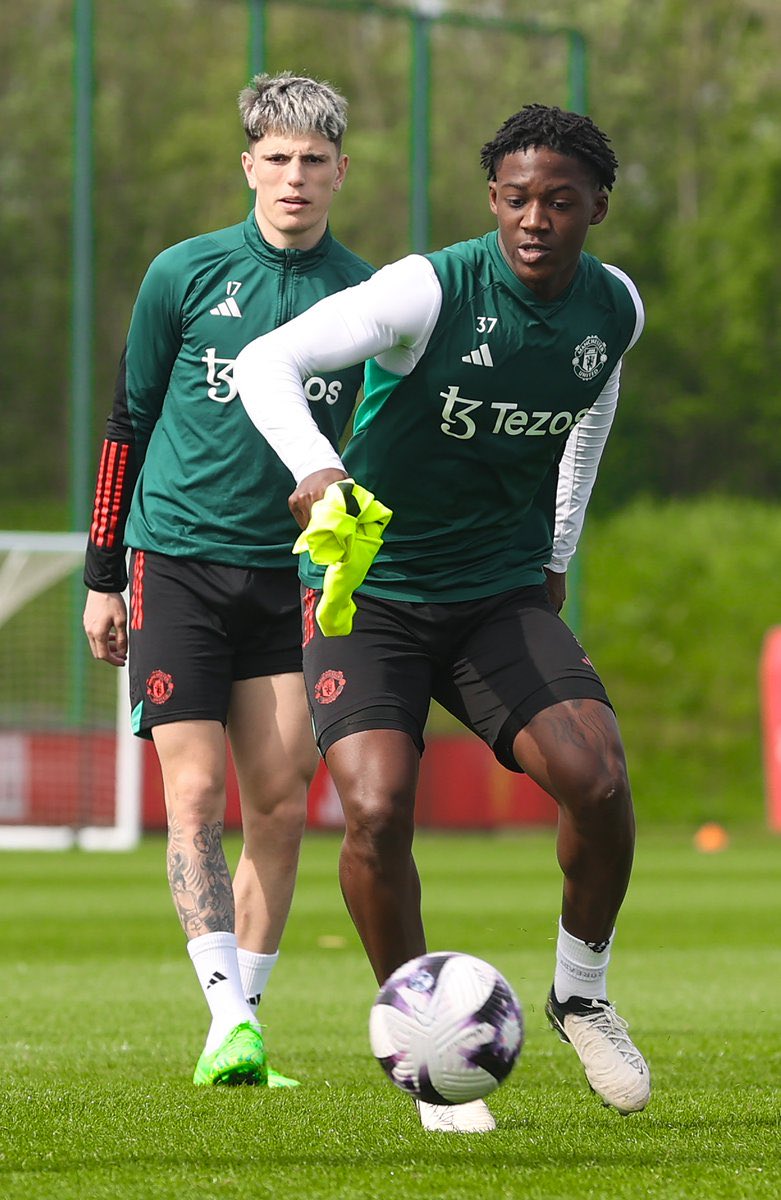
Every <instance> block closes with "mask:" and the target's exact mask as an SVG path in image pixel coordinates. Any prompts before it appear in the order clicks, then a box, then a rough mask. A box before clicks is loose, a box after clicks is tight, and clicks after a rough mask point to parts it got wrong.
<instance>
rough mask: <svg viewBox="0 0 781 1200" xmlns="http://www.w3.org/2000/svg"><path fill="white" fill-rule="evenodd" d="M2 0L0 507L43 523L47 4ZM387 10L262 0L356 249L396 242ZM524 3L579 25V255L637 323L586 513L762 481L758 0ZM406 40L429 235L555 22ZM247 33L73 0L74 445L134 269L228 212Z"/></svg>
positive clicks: (402, 61) (767, 467) (110, 352)
mask: <svg viewBox="0 0 781 1200" xmlns="http://www.w3.org/2000/svg"><path fill="white" fill-rule="evenodd" d="M6 7H7V11H6V12H4V15H3V22H2V24H1V25H0V52H2V61H3V63H4V66H5V69H4V71H3V72H2V75H0V120H2V126H3V139H2V142H0V193H1V195H2V201H1V202H0V255H2V262H3V266H4V270H3V272H2V273H0V306H1V309H2V313H3V320H2V323H1V324H0V362H1V363H2V368H1V369H2V377H1V379H2V385H3V389H2V392H3V405H4V421H3V429H4V437H3V441H2V446H0V503H2V504H3V505H4V506H5V508H6V510H7V507H8V505H9V504H10V503H11V502H12V501H13V502H16V504H17V506H18V505H19V504H22V505H25V504H27V505H28V506H29V512H30V514H31V516H30V520H29V523H30V524H34V523H35V521H36V519H37V518H36V517H35V516H33V515H32V514H33V513H34V512H35V511H37V510H36V509H35V508H34V503H35V502H37V501H39V500H41V499H43V500H49V501H50V502H52V503H55V504H59V505H60V510H59V511H60V520H61V523H63V524H65V523H66V522H67V508H66V506H65V505H64V501H65V500H66V497H67V494H68V479H67V469H68V453H67V439H68V403H69V393H70V344H69V325H70V291H71V279H70V273H71V256H70V224H71V180H72V149H73V147H72V86H71V73H72V15H73V14H72V9H73V3H72V0H36V3H35V4H33V5H10V6H6ZM381 8H385V9H387V10H388V15H384V14H383V12H382V11H379V10H380V9H381ZM399 8H400V4H395V5H394V3H393V2H392V0H387V2H385V3H383V4H382V5H380V4H377V5H375V7H374V9H373V10H372V12H371V13H370V14H368V15H364V16H358V15H357V14H356V13H355V12H345V11H343V10H341V9H339V8H338V7H333V6H328V7H320V8H317V7H313V6H311V5H310V6H308V7H304V6H302V5H299V4H291V3H285V2H284V0H268V3H267V4H266V14H267V15H266V34H267V43H266V44H267V64H266V65H267V68H268V69H269V70H272V71H274V70H279V69H282V68H290V69H293V70H300V71H306V72H311V73H313V74H315V75H318V76H320V77H321V78H327V79H330V80H331V81H332V82H334V83H335V84H337V86H339V87H340V88H342V89H343V90H344V92H345V93H346V94H347V95H348V97H349V98H350V102H351V123H350V129H349V131H348V138H347V143H346V147H345V148H346V150H347V151H348V153H349V154H350V155H351V158H352V167H351V171H350V174H349V177H348V181H347V185H346V188H345V190H344V192H343V193H342V195H340V197H339V198H338V200H337V202H336V205H335V208H334V214H333V228H334V232H335V233H336V235H337V236H338V237H340V238H342V239H343V240H344V241H346V242H347V243H348V244H350V245H351V246H353V247H354V248H355V249H356V250H358V251H359V252H360V253H362V254H363V255H364V256H365V257H367V258H369V259H371V260H373V261H374V262H376V263H377V264H381V263H382V262H385V261H388V260H389V259H392V258H395V257H398V256H399V255H401V254H403V253H405V252H406V251H407V250H408V249H409V248H410V241H409V230H410V211H409V182H410V181H409V173H410V156H409V115H410V87H409V80H410V74H411V61H410V37H409V33H410V21H409V18H408V16H404V15H399V12H398V9H399ZM394 10H395V14H394ZM432 11H434V9H433V7H432ZM439 11H440V13H442V14H444V15H450V16H452V15H453V14H455V13H458V12H461V13H465V14H471V15H472V16H477V17H485V16H486V15H490V16H496V17H500V18H506V19H511V20H515V21H522V20H525V19H528V18H529V16H530V12H529V7H528V4H526V3H525V2H523V3H522V2H521V0H504V2H502V0H495V2H494V3H492V5H491V6H490V9H489V8H488V7H487V6H486V5H484V4H482V3H481V4H478V3H477V0H450V2H449V3H445V4H443V5H441V6H440V7H439ZM543 18H544V21H545V23H546V24H545V28H547V29H552V28H554V27H557V28H561V27H569V26H572V25H577V27H579V28H580V29H581V30H582V31H583V33H584V34H585V36H586V38H587V39H588V44H589V77H590V88H589V91H590V111H591V112H592V114H593V115H594V117H595V118H596V120H597V121H598V122H599V123H600V124H601V125H602V126H603V127H604V128H606V129H607V130H608V132H609V133H610V134H611V136H612V138H613V142H614V145H615V148H616V151H617V153H618V157H619V159H620V162H621V171H620V174H619V180H618V184H617V187H616V189H615V193H614V196H613V198H612V203H611V207H612V212H611V215H610V217H609V219H608V221H607V222H606V223H605V224H604V225H603V226H601V227H600V228H599V229H595V230H594V231H593V232H592V237H591V240H590V243H589V245H590V248H591V249H592V250H593V251H594V252H595V253H596V254H598V255H599V256H600V257H602V258H603V259H605V260H606V261H610V262H615V263H616V264H618V265H619V266H621V267H623V268H624V269H625V270H627V271H628V272H629V273H630V274H631V275H632V276H633V277H634V278H635V280H636V282H637V284H638V286H639V288H640V290H641V292H642V294H643V297H644V300H645V303H646V308H647V316H648V319H647V327H646V332H645V334H644V336H643V338H642V339H641V341H640V343H639V345H638V346H637V348H636V349H635V350H634V351H633V352H632V354H631V356H630V358H628V360H627V365H626V371H625V382H624V391H623V396H622V403H621V409H620V414H619V417H618V419H617V421H616V425H615V428H614V432H613V434H612V436H611V443H610V446H609V448H608V451H607V453H606V456H605V460H604V464H603V467H602V471H601V477H600V485H599V488H598V489H597V492H596V495H595V501H594V503H595V506H596V508H597V509H598V510H600V509H601V510H603V511H604V510H607V509H613V508H615V507H616V506H618V505H620V504H621V503H623V502H624V501H625V500H626V499H628V498H630V497H632V496H633V495H636V494H653V495H660V496H669V495H686V494H689V493H692V492H697V491H713V490H725V491H731V492H733V493H742V494H756V495H760V496H766V497H770V496H775V495H776V494H777V487H778V485H777V480H778V478H779V468H781V440H779V438H778V437H777V436H776V435H775V424H776V420H777V414H778V410H779V402H778V379H779V375H780V373H781V372H780V371H779V368H780V367H781V362H780V361H779V359H780V358H781V345H780V344H779V339H778V337H777V333H776V330H777V327H778V324H779V316H780V314H779V306H780V302H781V267H780V266H779V260H780V256H779V254H778V251H777V247H776V241H777V236H776V230H777V228H778V226H779V223H781V136H780V134H779V127H780V126H781V76H779V72H778V66H777V64H778V61H779V57H780V56H781V9H780V8H779V6H778V5H777V4H776V3H775V0H709V3H708V4H707V5H703V4H691V3H689V2H688V0H662V2H660V3H656V4H647V5H637V4H636V3H630V0H579V3H578V4H574V3H573V2H572V0H550V2H549V4H548V5H547V6H546V8H545V11H544V14H542V17H541V18H540V19H543ZM430 40H431V65H432V75H431V104H430V107H431V133H430V172H431V178H430V187H429V198H430V204H431V222H430V244H431V246H432V247H434V246H436V245H442V244H445V243H447V242H449V241H453V240H457V239H460V238H464V237H470V236H474V235H476V234H479V233H481V232H483V231H484V230H485V229H487V228H489V227H490V226H491V224H492V219H491V216H490V213H489V211H488V207H487V202H486V190H485V181H484V179H483V177H482V174H481V171H480V167H479V151H480V146H481V145H482V143H483V142H484V141H485V140H486V139H487V138H488V137H490V136H491V135H492V134H493V132H494V130H495V129H496V127H497V126H498V125H499V123H500V122H501V121H502V120H503V119H504V118H505V117H506V116H507V115H508V114H509V113H510V112H512V111H514V110H515V109H516V108H518V107H520V105H522V104H524V103H527V102H529V101H534V100H541V101H543V102H546V103H561V104H564V105H566V103H567V102H568V90H567V62H566V39H565V38H564V37H562V36H546V35H543V34H540V35H538V36H534V35H531V34H530V35H529V36H528V37H519V36H516V35H514V34H508V33H498V32H485V31H480V30H477V29H474V28H458V27H456V26H455V25H454V24H452V23H447V22H440V23H436V24H434V25H432V27H431V39H430ZM248 46H249V20H248V5H247V4H246V3H245V0H157V2H156V3H155V4H154V5H150V4H148V3H145V2H144V0H123V3H122V4H117V3H115V0H95V73H96V92H95V105H94V113H95V188H94V205H95V301H96V302H95V312H96V317H95V353H94V378H95V406H94V407H95V419H94V430H93V438H94V444H95V446H97V444H98V440H99V437H100V432H101V430H102V427H103V421H104V418H105V414H106V412H107V410H108V407H109V406H110V400H111V391H112V386H113V377H114V372H115V368H116V362H117V359H118V356H119V353H120V351H121V347H122V341H123V338H124V331H125V328H126V326H127V321H128V317H129V314H130V308H131V305H132V302H133V297H134V295H135V292H136V289H137V287H138V284H139V282H140V279H141V277H142V275H143V272H144V270H145V269H146V266H147V264H148V263H149V261H150V259H151V258H152V257H153V256H154V255H155V254H156V253H157V252H158V251H159V250H160V249H162V248H163V247H164V246H166V245H169V244H171V243H173V242H175V241H178V240H180V239H182V238H185V237H189V236H192V235H194V234H196V233H199V232H203V231H205V230H207V229H209V228H216V227H218V226H220V225H224V224H229V223H232V222H234V221H238V220H241V219H242V217H243V215H244V213H245V212H246V210H247V208H248V207H249V200H250V197H249V194H248V193H247V191H246V188H245V187H244V183H243V178H242V175H241V172H240V168H239V163H238V156H239V154H240V152H241V150H242V148H243V146H242V136H241V131H240V128H239V124H238V118H237V113H236V108H235V96H236V94H237V93H238V91H239V89H240V88H241V87H242V86H243V84H244V83H245V82H246V78H247V76H248V73H249V70H248ZM15 511H17V512H18V511H19V510H18V507H17V509H16V510H15ZM17 523H19V524H24V523H28V522H26V521H24V519H23V518H22V519H21V520H17Z"/></svg>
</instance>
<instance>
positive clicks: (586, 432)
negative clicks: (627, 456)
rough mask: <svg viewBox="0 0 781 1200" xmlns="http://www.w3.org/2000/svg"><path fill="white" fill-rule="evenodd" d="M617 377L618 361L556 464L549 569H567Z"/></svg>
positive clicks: (610, 421) (610, 413)
mask: <svg viewBox="0 0 781 1200" xmlns="http://www.w3.org/2000/svg"><path fill="white" fill-rule="evenodd" d="M620 378H621V363H620V362H619V364H618V365H617V366H616V368H615V369H614V371H613V373H612V375H611V376H610V378H609V379H608V381H607V383H606V384H605V387H604V388H603V389H602V391H601V392H600V394H599V396H598V397H597V399H596V400H595V401H594V403H593V404H592V406H591V408H590V409H589V411H588V412H587V413H586V415H585V417H584V418H583V420H582V421H581V422H580V424H579V425H576V426H575V428H574V429H573V431H572V433H571V434H570V435H569V437H568V438H567V444H566V446H565V447H564V453H563V455H562V457H561V462H560V464H559V482H558V488H557V491H556V527H555V531H554V534H553V550H552V553H551V559H550V562H549V563H548V566H549V567H550V569H551V571H557V572H563V571H566V569H567V566H568V564H569V561H570V559H571V558H572V556H573V554H574V553H575V551H576V549H577V546H578V539H579V538H580V534H581V532H582V529H583V522H584V520H585V517H586V509H587V507H588V502H589V500H590V498H591V492H592V490H593V487H594V481H595V480H596V477H597V469H598V467H599V460H600V459H601V457H602V451H603V450H604V448H605V443H606V442H607V436H608V434H609V433H610V427H611V425H612V424H613V417H614V416H615V412H616V406H617V404H618V390H619V381H620Z"/></svg>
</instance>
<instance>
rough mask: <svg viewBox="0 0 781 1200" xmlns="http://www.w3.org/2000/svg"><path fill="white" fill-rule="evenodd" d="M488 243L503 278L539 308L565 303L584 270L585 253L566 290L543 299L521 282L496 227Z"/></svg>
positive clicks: (521, 295) (550, 307)
mask: <svg viewBox="0 0 781 1200" xmlns="http://www.w3.org/2000/svg"><path fill="white" fill-rule="evenodd" d="M486 244H487V246H488V253H489V254H490V255H491V258H492V259H493V261H494V263H495V264H496V266H497V267H498V268H499V271H500V273H501V275H502V278H503V279H504V280H505V281H506V282H507V283H508V284H509V286H510V287H511V288H512V290H513V291H514V292H515V293H516V294H517V295H518V296H520V297H521V299H522V300H525V301H526V303H527V304H533V305H535V306H536V307H537V308H544V309H553V308H555V307H556V306H557V305H559V304H563V303H564V301H565V300H566V299H567V298H568V297H569V296H570V294H571V292H572V291H573V289H574V288H575V286H576V284H577V282H578V280H579V278H580V276H581V274H582V272H583V255H582V254H581V256H580V261H579V263H578V268H577V270H576V272H575V274H574V275H573V276H572V279H571V280H570V282H569V283H568V284H567V286H566V287H565V289H564V291H563V292H561V293H560V294H559V295H558V296H555V297H554V298H553V300H541V299H540V298H539V296H538V295H536V293H535V292H533V291H532V290H531V288H528V287H527V286H526V284H525V283H522V282H521V280H520V279H519V278H518V276H517V275H516V274H515V272H514V271H513V269H512V267H511V266H510V264H509V263H508V262H507V259H506V258H505V257H504V255H503V254H502V248H501V246H500V245H499V233H498V231H497V230H495V229H494V230H493V231H492V232H491V233H489V234H486Z"/></svg>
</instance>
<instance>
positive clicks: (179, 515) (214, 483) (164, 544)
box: [85, 212, 373, 591]
mask: <svg viewBox="0 0 781 1200" xmlns="http://www.w3.org/2000/svg"><path fill="white" fill-rule="evenodd" d="M372 273H373V268H372V267H370V266H369V264H368V263H366V262H364V261H363V260H362V259H360V258H358V257H357V256H356V255H355V254H352V253H351V252H350V251H349V250H347V249H346V248H345V247H344V246H342V245H341V244H340V243H339V242H337V241H336V240H335V239H334V238H333V237H332V236H331V233H330V232H329V231H326V233H325V235H324V236H323V238H322V239H321V240H320V242H319V243H318V245H317V246H315V247H314V248H313V249H311V250H278V249H276V248H275V247H273V246H271V245H269V243H268V242H266V241H265V239H264V238H263V237H262V235H261V233H260V231H259V229H258V227H257V223H256V221H255V216H254V213H252V212H251V213H250V214H249V216H248V217H247V219H246V220H245V221H244V222H243V223H241V224H239V225H235V226H232V227H230V228H228V229H221V230H218V231H217V232H214V233H208V234H204V235H202V236H200V237H195V238H191V239H190V240H188V241H185V242H182V243H180V244H179V245H176V246H172V247H171V248H169V249H167V250H164V251H163V252H162V254H160V255H159V256H158V257H157V258H156V259H155V260H154V261H153V262H152V264H151V266H150V267H149V270H148V272H147V274H146V277H145V278H144V280H143V283H142V284H141V288H140V290H139V294H138V298H137V300H136V304H135V307H134V309H133V315H132V320H131V323H130V329H129V333H128V338H127V346H126V351H125V355H124V358H123V362H122V365H121V368H120V375H119V380H118V383H117V389H116V394H115V399H114V408H113V411H112V414H111V417H110V419H109V422H108V429H107V438H106V445H105V447H104V461H103V462H102V464H101V468H100V472H99V477H98V487H97V493H96V503H95V516H94V519H93V526H92V530H91V532H90V542H89V546H88V551H87V567H86V572H85V581H86V582H87V584H88V586H90V587H95V588H97V589H98V590H102V591H108V590H114V588H119V587H122V586H124V582H125V579H126V576H125V568H124V550H123V547H122V543H123V541H124V543H125V545H127V546H132V547H136V548H138V549H144V550H152V551H157V552H159V553H161V554H168V555H175V556H181V557H187V558H192V559H201V560H206V561H209V562H216V563H226V564H229V565H232V566H245V567H252V568H254V567H286V568H289V567H291V566H295V560H294V559H293V557H292V554H291V551H292V546H293V542H294V541H295V538H296V536H297V534H298V532H299V530H298V527H297V525H296V523H295V521H294V519H293V517H292V516H291V515H290V512H289V511H288V505H287V499H288V496H289V494H290V493H291V491H292V490H293V487H294V481H293V480H292V478H291V475H290V472H289V471H288V470H287V468H286V467H284V466H283V464H282V463H281V461H280V460H279V459H278V457H277V456H276V454H274V453H273V452H272V450H271V449H270V447H269V446H268V443H267V442H266V441H265V440H264V439H263V438H261V437H259V436H258V434H257V431H256V430H255V428H254V426H253V425H252V422H251V421H250V420H249V418H248V416H247V414H246V412H245V410H244V407H243V405H242V403H241V400H240V399H239V397H238V395H237V390H236V387H235V384H234V381H233V363H234V360H235V358H236V356H237V355H238V353H239V351H240V350H241V349H242V348H243V347H244V346H245V345H246V343H247V342H249V341H251V340H252V339H253V338H256V337H258V336H259V335H260V334H263V333H267V332H268V331H269V330H272V329H275V328H276V327H277V326H278V325H281V324H282V323H284V322H286V321H288V320H290V319H291V318H292V317H294V316H297V315H298V314H300V313H302V312H304V311H305V310H306V309H308V308H310V307H311V306H312V305H313V304H314V303H315V302H316V301H318V300H320V299H322V298H323V297H324V296H328V295H330V294H331V293H333V292H336V291H340V290H342V289H343V288H346V287H349V286H351V285H353V284H356V283H359V282H361V281H362V280H365V279H367V278H368V277H369V276H370V275H371V274H372ZM362 380H363V367H362V365H360V366H355V367H350V368H346V369H344V370H341V371H337V372H333V373H324V374H323V375H318V376H313V377H312V378H309V379H307V380H306V381H305V391H306V395H307V398H308V400H309V402H310V404H311V408H312V412H313V414H314V416H315V419H316V421H317V424H318V426H319V427H320V429H321V431H322V432H323V433H324V435H325V436H326V437H327V438H328V440H329V441H330V442H331V444H332V445H333V446H337V443H338V440H339V437H340V435H341V433H342V431H343V430H344V428H345V425H346V423H347V421H348V419H349V417H350V416H351V414H352V411H353V407H354V404H355V399H356V395H357V393H358V390H359V388H360V386H361V383H362ZM123 455H124V457H123ZM133 484H134V485H135V487H134V488H133V486H132V485H133ZM131 490H132V501H131V498H130V494H129V493H130V491H131ZM128 508H129V512H128ZM125 515H126V517H127V519H126V524H125V525H124V537H123V529H122V526H123V524H124V518H125Z"/></svg>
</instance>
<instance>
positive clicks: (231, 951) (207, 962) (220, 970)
mask: <svg viewBox="0 0 781 1200" xmlns="http://www.w3.org/2000/svg"><path fill="white" fill-rule="evenodd" d="M187 953H188V954H189V955H190V958H191V959H192V963H193V966H194V967H195V973H196V975H197V976H198V982H199V983H200V985H201V987H202V989H203V994H204V996H205V997H206V1003H207V1004H208V1005H209V1010H210V1012H211V1014H212V1023H211V1028H210V1029H209V1034H208V1037H207V1039H206V1045H205V1047H204V1049H205V1050H206V1052H207V1053H209V1054H211V1052H212V1051H213V1050H216V1049H217V1047H218V1046H219V1044H220V1042H221V1041H222V1040H223V1038H225V1037H227V1035H228V1034H229V1033H230V1031H231V1029H235V1028H236V1026H237V1025H241V1024H242V1023H243V1022H244V1021H253V1022H255V1016H254V1015H253V1012H252V1009H251V1008H250V1006H249V1005H248V1004H247V1001H246V1000H245V998H244V990H243V988H242V986H241V975H240V973H239V960H238V955H237V953H236V934H235V933H204V934H202V935H201V936H200V937H196V938H192V939H191V940H190V941H189V942H188V943H187Z"/></svg>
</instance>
